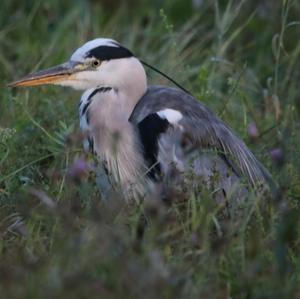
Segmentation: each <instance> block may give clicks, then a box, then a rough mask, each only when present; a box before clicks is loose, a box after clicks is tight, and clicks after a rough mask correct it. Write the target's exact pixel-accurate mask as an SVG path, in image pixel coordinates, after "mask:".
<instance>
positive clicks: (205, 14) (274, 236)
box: [0, 0, 300, 299]
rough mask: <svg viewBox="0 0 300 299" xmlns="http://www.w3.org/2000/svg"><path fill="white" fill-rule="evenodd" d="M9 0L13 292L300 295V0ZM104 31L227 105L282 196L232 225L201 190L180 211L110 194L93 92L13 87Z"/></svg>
mask: <svg viewBox="0 0 300 299" xmlns="http://www.w3.org/2000/svg"><path fill="white" fill-rule="evenodd" d="M2 2H3V3H1V10H0V64H1V73H0V80H1V86H0V98H1V100H0V111H1V114H0V298H30V299H34V298H300V254H299V252H300V222H299V221H300V205H299V203H300V130H299V129H300V99H299V87H298V86H299V80H300V39H299V37H300V29H299V28H300V20H299V16H300V2H299V1H297V0H294V1H293V0H283V1H272V0H253V1H234V0H229V1H221V0H219V1H218V0H215V1H187V0H185V1H182V0H173V1H171V0H165V1H158V0H156V1H154V0H153V1H134V0H131V1H129V0H128V1H83V0H77V1H59V0H53V1H40V0H36V1H35V0H31V1H30V0H28V1H17V0H10V1H2ZM100 36H106V37H113V38H115V39H116V40H119V41H120V42H122V43H123V44H124V45H126V46H127V47H128V48H129V49H132V51H133V52H134V53H136V55H137V56H139V57H143V59H144V60H146V61H148V62H149V63H152V64H154V65H155V66H157V67H159V68H160V69H161V70H163V71H164V72H166V73H167V74H170V75H172V77H174V79H176V80H177V81H178V82H180V83H181V84H182V85H184V86H185V87H186V88H187V89H189V90H190V91H191V92H192V93H193V94H194V95H195V96H196V97H197V98H198V99H199V100H201V101H203V102H204V103H206V104H207V105H208V106H209V107H210V108H211V109H212V110H213V111H215V112H216V113H217V114H219V115H220V117H222V119H224V120H225V121H226V122H227V123H228V124H229V125H230V126H231V127H232V128H234V130H235V131H236V132H237V133H238V134H239V135H240V136H241V137H242V138H243V139H244V140H245V141H246V143H247V144H248V145H249V146H250V148H251V149H252V150H253V152H254V153H255V154H256V156H257V157H258V158H259V159H260V160H261V161H262V162H263V164H264V165H265V166H266V167H267V168H268V169H269V170H270V172H271V173H272V175H273V177H274V179H275V181H277V183H278V184H279V185H280V188H281V191H282V196H281V197H280V199H278V200H277V201H270V200H268V199H264V198H260V199H257V200H256V199H252V200H249V202H248V203H247V204H246V205H245V206H244V207H241V213H239V215H238V216H235V215H233V216H232V217H227V218H226V219H219V217H218V209H219V207H218V206H217V205H216V203H214V202H213V200H212V198H211V197H212V196H211V194H208V193H204V192H196V191H195V190H191V191H189V192H186V194H185V196H184V199H183V198H178V197H176V196H174V198H171V204H168V205H167V204H165V203H162V202H160V201H158V200H153V201H148V202H145V203H144V204H131V205H129V204H126V203H125V202H124V200H122V198H121V197H120V196H119V195H118V194H111V198H110V199H109V200H107V201H103V200H101V199H100V195H99V192H98V190H97V187H96V186H95V182H94V181H95V180H94V177H93V174H92V173H91V174H89V173H88V172H87V171H86V166H87V165H86V164H85V163H91V161H92V158H91V157H87V156H86V155H85V154H84V153H83V151H82V148H81V141H80V139H81V138H80V134H79V128H78V127H79V125H78V116H77V103H78V101H79V97H80V94H79V93H78V92H76V91H72V90H69V89H64V88H59V87H49V86H46V87H40V88H32V89H18V90H11V89H9V88H7V87H6V83H8V82H9V81H12V80H14V79H17V78H19V77H21V76H23V75H25V74H27V73H28V72H30V71H34V70H37V69H40V68H44V67H48V66H52V65H55V64H58V63H61V62H63V61H65V60H67V59H68V58H69V56H70V55H71V53H72V52H73V51H74V50H75V49H76V48H77V47H79V46H80V45H81V44H83V43H84V42H86V41H87V40H90V39H92V38H95V37H100ZM148 75H149V81H150V82H151V83H156V84H157V83H159V84H170V83H169V82H167V81H165V79H163V78H161V77H159V76H158V75H156V74H155V73H153V72H151V71H149V72H148ZM186 199H188V200H186ZM262 201H263V202H266V204H265V205H264V207H263V208H262V207H261V205H260V204H259V202H262ZM143 221H144V222H145V221H146V222H147V225H146V228H145V232H144V236H143V237H142V236H141V227H142V224H143Z"/></svg>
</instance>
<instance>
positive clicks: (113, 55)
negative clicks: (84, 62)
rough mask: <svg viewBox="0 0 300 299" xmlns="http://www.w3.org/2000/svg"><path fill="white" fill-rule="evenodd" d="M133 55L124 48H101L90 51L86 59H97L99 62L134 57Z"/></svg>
mask: <svg viewBox="0 0 300 299" xmlns="http://www.w3.org/2000/svg"><path fill="white" fill-rule="evenodd" d="M132 56H133V54H132V53H131V52H130V51H129V50H128V49H126V48H124V47H120V46H119V47H110V46H99V47H97V48H94V49H92V50H90V51H89V52H88V53H87V55H86V56H85V57H86V58H91V57H95V58H97V59H99V60H110V59H118V58H126V57H132Z"/></svg>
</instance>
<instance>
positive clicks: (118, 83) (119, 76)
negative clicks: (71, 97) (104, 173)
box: [81, 58, 147, 189]
mask: <svg viewBox="0 0 300 299" xmlns="http://www.w3.org/2000/svg"><path fill="white" fill-rule="evenodd" d="M111 62H114V61H110V62H109V63H110V65H109V68H111V69H110V70H109V71H110V72H111V73H112V72H113V68H114V66H115V67H116V70H115V73H114V76H113V77H111V80H110V82H108V81H107V82H103V86H106V87H111V88H112V89H111V90H109V91H106V92H99V93H96V94H95V95H94V96H93V99H92V100H91V103H90V105H89V108H88V110H87V113H88V119H89V123H88V124H87V122H86V120H84V119H81V127H82V128H83V129H87V130H88V134H89V135H90V137H92V138H93V143H94V151H95V153H96V154H97V155H98V157H99V159H100V160H101V161H105V162H106V163H107V167H108V169H109V171H110V172H111V173H112V175H113V176H114V178H115V180H117V181H120V183H121V184H122V185H124V186H125V188H129V186H130V185H131V184H133V185H136V186H135V188H136V187H137V186H139V187H138V188H136V189H141V186H140V185H141V177H143V173H145V172H146V169H144V168H145V166H144V161H143V156H142V153H141V150H140V144H139V141H138V140H139V139H138V137H137V136H136V133H137V132H136V131H135V128H134V127H133V126H132V124H131V123H129V121H128V119H129V117H130V115H131V113H132V111H133V109H134V107H135V105H136V104H137V102H138V101H139V99H140V98H141V97H142V96H143V94H144V93H145V92H146V89H147V83H146V74H145V71H144V68H143V66H142V65H141V63H140V62H139V61H138V60H137V59H136V58H130V59H126V60H123V62H122V67H120V62H118V61H117V60H116V61H115V62H116V64H114V63H111ZM107 71H108V70H107ZM94 90H95V89H90V90H87V91H86V92H85V93H84V94H83V96H82V103H81V110H82V108H83V106H84V105H85V103H86V101H87V99H88V97H89V95H90V94H91V93H92V92H93V91H94ZM85 125H86V126H87V127H86V128H85Z"/></svg>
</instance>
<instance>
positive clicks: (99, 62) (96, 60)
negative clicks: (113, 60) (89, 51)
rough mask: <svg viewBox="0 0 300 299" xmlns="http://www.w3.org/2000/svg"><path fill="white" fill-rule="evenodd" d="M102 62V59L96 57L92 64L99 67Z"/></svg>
mask: <svg viewBox="0 0 300 299" xmlns="http://www.w3.org/2000/svg"><path fill="white" fill-rule="evenodd" d="M100 64H101V61H100V60H98V59H95V60H93V61H92V66H93V67H98V66H99V65H100Z"/></svg>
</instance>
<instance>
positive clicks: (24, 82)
mask: <svg viewBox="0 0 300 299" xmlns="http://www.w3.org/2000/svg"><path fill="white" fill-rule="evenodd" d="M76 65H78V64H77V63H72V62H66V63H63V64H60V65H57V66H54V67H51V68H49V69H46V70H42V71H38V72H35V73H31V74H29V75H27V76H25V77H23V78H22V79H20V80H17V81H14V82H11V83H9V84H8V86H9V87H19V86H22V87H23V86H24V87H27V86H37V85H43V84H59V82H62V81H67V80H70V79H71V77H72V75H73V74H74V73H76V72H77V71H79V70H80V68H76Z"/></svg>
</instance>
